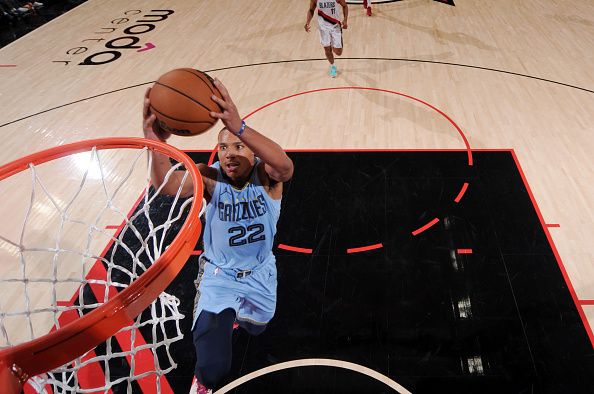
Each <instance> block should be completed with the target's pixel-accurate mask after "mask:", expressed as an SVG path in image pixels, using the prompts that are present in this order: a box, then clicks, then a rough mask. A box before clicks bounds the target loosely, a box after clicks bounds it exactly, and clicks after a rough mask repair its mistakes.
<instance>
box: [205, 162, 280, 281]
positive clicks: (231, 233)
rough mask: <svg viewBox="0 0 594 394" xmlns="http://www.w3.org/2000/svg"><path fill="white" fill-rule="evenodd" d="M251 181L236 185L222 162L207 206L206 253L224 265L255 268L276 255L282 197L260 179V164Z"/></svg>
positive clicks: (254, 170) (208, 256)
mask: <svg viewBox="0 0 594 394" xmlns="http://www.w3.org/2000/svg"><path fill="white" fill-rule="evenodd" d="M259 163H260V160H259V159H256V165H255V166H254V168H253V170H252V174H251V177H250V179H249V181H248V183H247V184H246V185H245V186H244V187H243V188H242V189H236V188H235V187H233V186H232V185H231V184H230V183H229V179H228V178H227V177H226V176H224V175H223V173H222V171H221V168H220V165H219V163H218V162H217V163H214V164H213V165H212V167H213V168H216V169H217V183H216V186H215V189H214V192H213V195H212V198H211V200H210V202H209V204H208V206H207V209H206V215H205V220H206V223H205V225H204V237H203V239H204V256H205V257H207V258H208V259H209V260H211V261H212V262H213V263H214V264H216V265H217V266H218V267H220V268H235V269H242V270H247V269H254V268H256V267H257V266H258V265H259V264H262V263H264V262H266V261H267V260H269V259H274V255H273V254H272V245H273V242H274V235H275V234H276V223H277V222H278V218H279V216H280V204H281V201H280V200H274V199H273V198H272V197H270V196H269V195H268V193H267V192H266V190H265V189H264V187H263V186H262V184H261V183H260V180H259V179H258V169H257V166H258V164H259Z"/></svg>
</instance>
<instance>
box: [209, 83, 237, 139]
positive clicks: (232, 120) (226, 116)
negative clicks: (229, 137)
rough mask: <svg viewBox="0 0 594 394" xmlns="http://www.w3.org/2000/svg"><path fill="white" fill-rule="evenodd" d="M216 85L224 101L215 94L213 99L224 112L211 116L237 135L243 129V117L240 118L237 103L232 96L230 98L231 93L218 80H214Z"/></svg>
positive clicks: (214, 113)
mask: <svg viewBox="0 0 594 394" xmlns="http://www.w3.org/2000/svg"><path fill="white" fill-rule="evenodd" d="M214 85H215V87H216V88H217V89H219V92H221V96H222V97H223V99H222V100H221V99H220V98H218V97H217V96H215V95H214V94H213V95H212V96H211V99H212V100H213V101H214V102H216V103H217V104H218V105H219V107H221V109H222V110H223V112H211V113H210V116H212V117H213V118H216V119H221V120H222V121H223V124H224V125H225V127H226V128H227V130H229V131H230V132H232V133H233V134H237V132H238V131H239V129H241V117H240V116H239V111H237V107H236V106H235V103H233V100H231V96H229V92H228V91H227V88H226V87H225V85H223V84H222V83H221V81H219V80H218V79H216V78H215V80H214Z"/></svg>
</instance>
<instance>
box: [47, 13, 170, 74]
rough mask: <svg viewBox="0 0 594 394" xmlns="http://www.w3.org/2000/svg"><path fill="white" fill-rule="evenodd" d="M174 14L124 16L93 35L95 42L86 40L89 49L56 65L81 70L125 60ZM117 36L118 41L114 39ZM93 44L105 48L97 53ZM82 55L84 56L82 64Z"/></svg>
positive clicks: (82, 48)
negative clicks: (79, 67)
mask: <svg viewBox="0 0 594 394" xmlns="http://www.w3.org/2000/svg"><path fill="white" fill-rule="evenodd" d="M173 13H174V11H173V10H150V11H148V12H146V13H144V14H143V11H142V10H128V11H125V12H124V16H122V17H119V18H116V19H113V20H112V21H111V22H110V25H109V27H101V28H99V29H98V30H99V31H95V32H93V33H92V34H94V35H96V36H95V37H94V38H85V39H84V40H82V41H81V42H82V43H85V45H87V46H82V45H81V46H77V47H73V48H70V49H68V50H67V51H66V55H68V56H70V57H69V58H67V59H65V60H53V61H52V63H63V64H64V65H65V66H68V65H70V63H72V62H75V63H73V64H77V65H79V66H100V65H102V64H107V63H111V62H113V61H116V60H118V59H119V58H121V57H122V55H123V54H124V53H125V51H129V50H131V49H136V50H138V49H140V48H142V45H138V43H140V39H141V36H142V35H143V34H146V33H148V32H150V31H153V30H155V29H156V27H157V24H158V23H161V22H163V21H164V20H166V19H167V18H168V17H169V15H171V14H173ZM140 14H143V15H140ZM114 35H117V37H115V38H111V37H113V36H114ZM87 42H91V43H101V44H103V47H102V48H100V49H99V50H95V51H94V52H91V51H90V46H91V45H93V44H86V43H87ZM79 55H82V56H84V59H82V61H81V60H80V59H81V57H82V56H81V57H78V56H79Z"/></svg>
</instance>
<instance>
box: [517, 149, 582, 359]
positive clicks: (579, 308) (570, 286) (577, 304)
mask: <svg viewBox="0 0 594 394" xmlns="http://www.w3.org/2000/svg"><path fill="white" fill-rule="evenodd" d="M510 152H511V154H512V157H513V158H514V162H515V163H516V167H517V168H518V172H519V173H520V176H521V177H522V181H523V182H524V187H526V191H528V195H529V196H530V201H532V205H533V206H534V209H535V210H536V214H537V215H538V219H539V220H540V224H541V226H542V227H543V229H544V232H545V234H546V236H547V240H548V241H549V245H551V249H553V254H554V255H555V258H556V259H557V265H559V269H560V270H561V273H562V274H563V279H565V283H566V284H567V289H568V290H569V293H570V294H571V298H572V299H573V303H574V304H575V307H576V309H577V311H578V313H579V315H580V318H581V319H582V324H583V325H584V329H585V330H586V333H587V334H588V337H589V338H590V343H591V344H592V347H593V348H594V333H593V332H592V327H591V326H590V323H589V322H588V318H587V317H586V313H585V312H584V308H582V304H580V302H579V299H578V296H577V294H576V292H575V289H574V287H573V283H571V280H570V279H569V275H568V274H567V270H566V269H565V265H564V264H563V261H562V260H561V255H560V254H559V251H558V250H557V247H556V246H555V243H554V242H553V237H551V233H550V232H549V231H548V228H547V227H546V224H545V221H544V218H543V216H542V212H540V208H539V207H538V204H537V203H536V198H534V194H533V193H532V189H530V185H529V184H528V180H527V179H526V175H525V174H524V170H522V166H521V165H520V161H519V160H518V157H517V156H516V152H515V151H514V150H513V149H512V150H511V151H510Z"/></svg>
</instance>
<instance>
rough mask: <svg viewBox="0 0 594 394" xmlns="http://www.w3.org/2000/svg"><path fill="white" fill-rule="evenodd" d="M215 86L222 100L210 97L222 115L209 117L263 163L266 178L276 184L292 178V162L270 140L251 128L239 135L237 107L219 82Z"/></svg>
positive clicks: (216, 81)
mask: <svg viewBox="0 0 594 394" xmlns="http://www.w3.org/2000/svg"><path fill="white" fill-rule="evenodd" d="M214 84H215V86H216V87H217V89H219V92H221V96H222V97H223V99H222V100H221V99H219V98H218V97H216V96H214V95H213V96H212V99H213V100H214V101H216V102H217V103H218V104H219V106H220V107H221V108H222V109H223V112H222V113H219V112H211V113H210V116H212V117H213V118H217V119H221V120H222V121H223V123H224V124H225V127H226V128H227V130H229V131H230V132H231V133H233V134H235V135H236V136H238V137H239V139H240V140H241V141H242V142H243V143H244V144H245V145H246V146H247V147H248V148H250V149H251V150H252V152H254V154H255V155H256V156H258V157H259V158H260V159H261V160H262V161H263V162H264V164H265V165H264V168H265V170H266V173H267V174H268V177H269V178H270V179H272V180H274V181H277V182H286V181H288V180H289V179H291V177H292V176H293V161H292V160H291V159H290V158H289V156H287V154H286V153H285V151H283V149H282V148H281V147H280V145H278V144H277V143H276V142H274V141H272V140H271V139H270V138H267V137H265V136H264V135H262V134H260V133H258V132H257V131H256V130H254V129H252V128H251V127H247V126H246V127H245V128H244V129H243V131H242V132H241V133H240V131H241V128H242V125H243V122H242V120H241V117H240V116H239V112H238V111H237V107H236V106H235V104H234V103H233V100H231V97H230V96H229V92H228V91H227V89H226V88H225V86H223V84H222V83H221V81H219V80H218V79H215V81H214Z"/></svg>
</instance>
